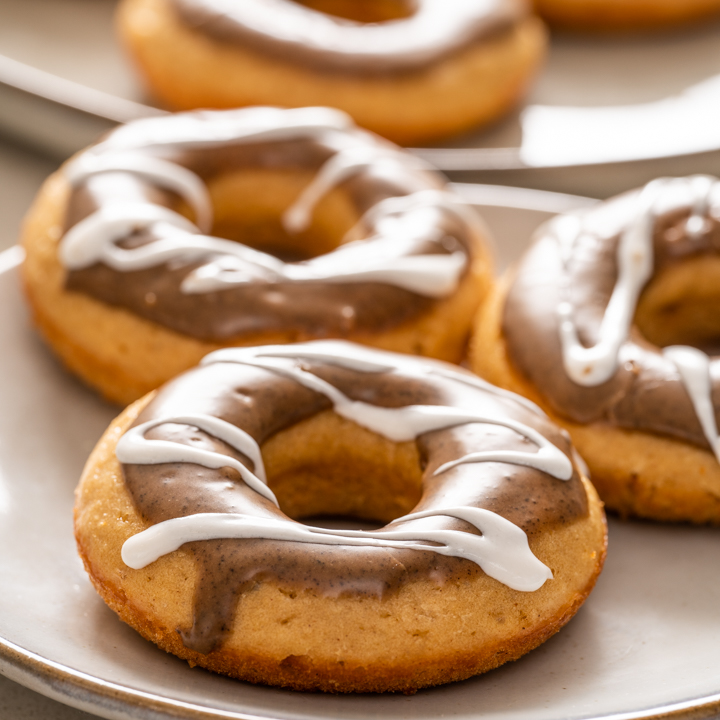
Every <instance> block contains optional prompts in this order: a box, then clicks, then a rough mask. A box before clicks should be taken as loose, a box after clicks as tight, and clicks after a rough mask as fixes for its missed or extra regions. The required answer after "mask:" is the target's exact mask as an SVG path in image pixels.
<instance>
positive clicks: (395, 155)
mask: <svg viewBox="0 0 720 720" xmlns="http://www.w3.org/2000/svg"><path fill="white" fill-rule="evenodd" d="M398 164H400V165H405V166H407V165H408V164H411V165H415V166H416V167H417V169H418V170H428V169H429V166H428V165H427V164H426V163H424V162H423V161H422V160H420V158H416V157H414V156H411V157H407V156H406V155H404V154H401V153H399V152H398V151H397V150H395V149H394V148H392V147H373V148H368V147H367V146H365V145H357V146H352V147H349V148H347V149H342V150H340V151H339V152H337V153H336V154H335V155H333V156H332V157H331V158H330V159H329V160H328V161H327V162H326V163H325V164H324V165H323V166H322V167H321V168H320V171H319V172H318V173H317V175H315V177H314V178H313V180H312V182H311V183H310V184H309V185H308V186H307V187H306V188H305V189H304V190H303V191H302V192H301V193H300V196H299V197H298V199H297V200H296V201H295V202H294V203H293V204H292V205H291V206H290V207H289V208H288V209H287V210H286V211H285V213H284V214H283V217H282V222H283V226H284V227H285V229H286V230H287V231H288V232H295V233H298V232H302V231H303V230H307V229H308V227H309V226H310V223H311V221H312V212H313V210H314V209H315V206H316V205H317V203H318V202H319V201H320V199H321V198H322V197H323V196H325V195H327V193H328V192H330V190H332V189H333V188H334V187H335V186H337V185H339V184H340V183H341V182H343V181H344V180H347V179H348V178H349V177H352V176H353V175H355V174H356V173H359V172H362V171H363V170H366V169H367V168H369V167H373V166H375V167H376V168H378V169H379V170H381V169H382V167H383V165H389V166H390V167H391V168H393V169H394V168H396V167H397V166H398Z"/></svg>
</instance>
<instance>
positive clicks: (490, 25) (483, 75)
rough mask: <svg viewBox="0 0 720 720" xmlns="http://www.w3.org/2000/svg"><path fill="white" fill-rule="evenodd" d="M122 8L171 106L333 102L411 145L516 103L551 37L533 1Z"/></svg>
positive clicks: (133, 50) (138, 57) (200, 1)
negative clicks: (532, 12)
mask: <svg viewBox="0 0 720 720" xmlns="http://www.w3.org/2000/svg"><path fill="white" fill-rule="evenodd" d="M338 15H347V16H348V17H338ZM117 19H118V27H119V31H120V34H121V37H122V39H123V41H124V44H125V46H126V47H127V49H128V51H129V53H130V55H131V57H132V58H133V60H134V61H135V64H136V65H137V67H138V69H139V71H140V74H141V75H142V77H143V78H144V80H145V82H146V84H147V86H148V87H149V89H150V91H151V93H152V94H154V95H155V96H156V97H157V98H158V99H159V100H160V102H161V103H163V104H165V105H166V106H167V107H169V108H172V109H174V110H192V109H195V108H234V107H243V106H247V105H282V106H285V107H302V106H306V105H329V106H332V107H337V108H339V109H341V110H344V111H345V112H347V113H349V114H350V115H351V116H352V117H353V118H354V119H355V121H356V122H357V123H358V124H359V125H361V126H362V127H365V128H367V129H369V130H372V131H374V132H377V133H379V134H380V135H383V136H384V137H387V138H389V139H391V140H393V141H395V142H398V143H401V144H409V143H422V142H427V141H428V140H431V139H434V138H440V137H444V136H448V135H452V134H455V133H459V132H462V131H464V130H469V129H472V128H474V127H477V126H480V125H482V124H486V123H489V122H491V121H492V120H494V119H496V118H497V117H499V116H500V115H502V114H503V113H505V112H506V111H507V110H509V109H510V108H511V107H512V106H513V105H515V104H516V103H517V102H518V100H519V98H520V97H521V96H522V95H523V94H524V92H525V90H526V88H527V86H528V84H529V83H530V81H531V79H532V76H533V75H534V74H535V71H536V69H537V67H538V65H539V64H540V62H541V60H542V58H543V56H544V52H545V46H546V35H545V30H544V26H543V25H542V22H541V21H540V20H538V19H537V18H536V17H534V16H531V15H530V14H529V10H528V5H527V3H526V2H525V1H524V0H484V1H483V2H477V0H453V2H450V3H448V2H444V1H443V0H417V1H415V0H412V1H411V0H374V1H373V2H368V1H367V0H348V1H346V2H340V3H337V2H324V3H323V2H315V1H313V2H310V1H308V2H294V1H293V0H243V2H235V1H234V0H124V1H123V2H122V3H121V5H120V7H119V10H118V18H117Z"/></svg>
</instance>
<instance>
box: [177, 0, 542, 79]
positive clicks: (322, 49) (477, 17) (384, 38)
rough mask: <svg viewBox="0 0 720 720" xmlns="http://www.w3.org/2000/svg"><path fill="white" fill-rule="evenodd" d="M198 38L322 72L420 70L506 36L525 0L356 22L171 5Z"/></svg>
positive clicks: (428, 5) (242, 5)
mask: <svg viewBox="0 0 720 720" xmlns="http://www.w3.org/2000/svg"><path fill="white" fill-rule="evenodd" d="M170 2H171V5H172V7H173V9H174V10H175V11H176V13H177V14H178V17H179V18H180V19H181V20H182V22H183V23H185V24H186V25H187V26H189V27H191V28H192V29H193V30H196V31H197V32H200V33H203V34H204V35H207V36H210V37H212V38H214V39H217V40H220V41H222V42H227V43H234V44H237V45H239V46H243V47H247V48H250V49H252V50H253V51H255V52H259V53H262V54H265V55H267V56H269V57H271V58H278V59H280V60H282V61H283V62H290V63H292V64H300V65H303V66H308V67H312V68H314V69H316V70H320V71H322V72H325V73H328V72H329V73H344V74H349V75H361V76H362V75H393V74H398V73H407V72H413V71H420V70H425V69H427V68H428V67H430V66H432V65H435V64H437V63H438V62H439V61H442V60H444V59H446V58H447V57H450V56H452V55H454V54H456V53H458V52H460V51H462V50H464V49H466V48H467V47H469V46H471V45H473V44H475V43H477V42H480V41H483V40H487V39H492V38H493V37H494V36H496V35H498V34H500V33H503V32H506V31H507V30H509V29H510V28H512V27H513V26H514V25H516V24H517V23H518V22H520V21H521V20H523V19H525V18H526V17H527V16H528V14H529V9H528V6H527V3H526V2H524V0H452V2H449V3H448V2H446V0H405V1H404V2H403V3H402V4H403V5H404V6H405V7H406V9H407V17H404V18H401V19H397V20H389V21H385V22H380V23H359V22H354V21H351V20H347V19H344V18H339V17H335V16H333V15H328V14H326V13H323V12H318V11H317V10H314V9H312V8H309V7H304V6H303V5H302V4H300V3H296V2H292V0H243V1H242V2H235V1H233V0H170Z"/></svg>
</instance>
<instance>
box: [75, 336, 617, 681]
mask: <svg viewBox="0 0 720 720" xmlns="http://www.w3.org/2000/svg"><path fill="white" fill-rule="evenodd" d="M576 457H577V456H575V455H574V451H573V450H572V446H571V445H570V442H569V440H568V439H567V434H566V433H565V432H564V431H562V430H560V429H559V428H557V427H556V426H555V425H554V424H553V423H551V422H550V421H549V419H548V418H547V416H546V415H545V414H544V413H543V412H542V411H541V410H539V408H537V407H536V406H534V405H533V404H532V403H529V402H528V401H526V400H525V399H524V398H520V397H518V396H513V395H512V394H510V393H507V392H505V391H503V390H500V389H498V388H494V387H492V386H490V385H488V384H486V383H485V382H484V381H482V380H480V379H479V378H477V377H476V376H474V375H473V374H471V373H469V372H468V371H465V370H463V369H461V368H459V367H456V366H452V365H449V364H445V363H442V362H439V361H436V360H428V359H424V358H417V357H412V356H408V355H399V354H394V353H389V352H386V351H379V350H374V349H370V348H365V347H362V346H358V345H354V344H351V343H346V342H342V341H319V342H314V343H306V344H299V345H283V346H265V347H256V348H230V349H224V350H220V351H217V352H215V353H213V354H211V355H209V356H208V357H207V358H205V360H204V361H203V363H202V365H201V366H200V367H198V368H196V369H193V370H191V371H189V372H187V373H185V374H183V375H181V376H180V377H178V378H176V379H174V380H173V381H171V382H170V383H169V384H168V385H166V386H164V387H163V388H161V389H160V391H159V392H158V393H157V394H151V395H149V396H148V397H146V398H143V399H142V400H140V401H139V402H138V403H136V404H135V405H133V406H131V407H130V408H128V409H127V410H126V411H125V412H123V413H122V415H120V417H119V418H118V419H117V420H116V421H115V422H113V424H112V425H111V427H110V428H109V429H108V431H107V432H106V433H105V435H104V437H103V438H102V439H101V441H100V442H99V444H98V446H97V447H96V449H95V451H94V452H93V454H92V456H91V457H90V459H89V461H88V464H87V466H86V468H85V471H84V473H83V477H82V480H81V483H80V486H79V488H78V492H77V504H76V516H75V529H76V537H77V541H78V547H79V550H80V554H81V556H82V558H83V561H84V563H85V567H86V569H87V571H88V573H89V574H90V577H91V579H92V581H93V583H94V584H95V586H96V588H97V590H98V591H99V593H100V594H101V595H102V597H103V598H104V599H105V601H106V602H107V603H108V604H109V605H110V607H111V608H113V609H114V610H115V611H116V612H117V613H118V615H119V616H120V617H121V618H122V619H123V620H124V621H125V622H127V623H129V624H130V625H132V626H133V627H134V628H135V629H136V630H138V631H139V632H140V633H141V634H142V635H143V636H145V637H146V638H148V639H149V640H152V641H153V642H155V643H157V644H158V645H159V646H160V647H161V648H163V649H165V650H167V651H169V652H172V653H175V654H176V655H179V656H180V657H182V658H185V659H186V660H188V661H189V662H190V663H191V664H193V665H194V664H198V665H201V666H203V667H206V668H209V669H211V670H215V671H217V672H221V673H225V674H228V675H231V676H233V677H236V678H240V679H243V680H249V681H251V682H260V683H266V684H270V685H276V686H284V687H291V688H295V689H298V690H324V691H331V692H351V691H373V692H381V691H402V692H414V691H415V690H417V689H418V688H421V687H425V686H429V685H435V684H438V683H444V682H448V681H451V680H459V679H463V678H466V677H469V676H472V675H474V674H476V673H480V672H484V671H486V670H489V669H491V668H494V667H496V666H498V665H500V664H502V663H504V662H507V661H508V660H513V659H515V658H517V657H519V656H520V655H522V654H524V653H525V652H527V651H529V650H531V649H532V648H534V647H536V646H537V645H539V644H540V643H541V642H543V641H544V640H545V639H546V638H548V637H549V636H550V635H552V634H553V633H554V632H555V631H557V630H558V629H559V628H560V627H561V626H562V625H564V624H565V623H566V622H567V621H568V620H569V619H570V617H571V616H572V615H573V614H574V613H575V612H576V610H577V609H578V607H579V606H580V605H581V603H582V602H583V601H584V599H585V597H586V596H587V594H588V593H589V592H590V590H591V588H592V586H593V584H594V583H595V579H596V577H597V575H598V573H599V572H600V569H601V567H602V564H603V560H604V557H605V521H604V515H603V511H602V505H601V503H600V502H599V500H598V499H597V496H596V494H595V491H594V489H593V488H592V486H591V485H590V483H589V482H588V480H587V478H586V477H585V475H584V473H583V470H582V469H581V467H580V465H578V462H579V461H576V460H575V459H574V458H576ZM327 513H330V514H339V515H349V516H356V517H360V518H367V519H369V520H375V521H378V520H379V521H381V522H385V523H388V524H387V525H386V526H384V527H382V528H380V529H379V530H376V531H349V530H335V529H332V530H331V529H321V528H317V527H310V526H307V525H303V524H301V523H299V522H296V521H295V520H292V519H291V518H299V517H305V516H312V515H318V514H327Z"/></svg>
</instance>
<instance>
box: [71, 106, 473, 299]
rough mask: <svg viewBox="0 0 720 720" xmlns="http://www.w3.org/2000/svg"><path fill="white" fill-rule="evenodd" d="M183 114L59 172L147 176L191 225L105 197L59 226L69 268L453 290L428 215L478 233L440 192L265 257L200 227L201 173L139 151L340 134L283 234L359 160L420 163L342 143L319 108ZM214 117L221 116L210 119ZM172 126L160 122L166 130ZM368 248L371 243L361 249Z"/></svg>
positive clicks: (219, 282)
mask: <svg viewBox="0 0 720 720" xmlns="http://www.w3.org/2000/svg"><path fill="white" fill-rule="evenodd" d="M204 116H205V114H204V113H198V119H194V120H193V119H190V120H188V122H187V125H188V126H189V127H183V128H182V133H180V134H178V133H174V132H172V131H169V134H168V136H167V137H166V136H163V135H162V134H161V133H160V132H159V131H158V128H163V127H165V125H163V124H162V123H161V122H160V121H162V118H161V119H157V118H150V119H148V120H144V121H139V122H137V123H133V128H132V130H133V132H132V133H127V132H123V129H122V128H121V129H120V130H118V131H116V132H115V133H113V135H112V136H111V137H110V138H109V139H108V140H106V141H104V142H103V143H100V144H99V145H97V146H96V147H94V148H92V149H91V150H90V151H88V152H85V153H83V154H82V155H80V156H79V157H77V158H76V159H75V160H73V161H72V162H70V163H69V164H68V165H67V166H66V169H65V173H66V176H67V178H68V180H69V181H70V182H71V183H72V184H73V185H78V184H80V183H82V182H83V181H84V180H87V179H88V178H90V177H91V176H93V175H97V174H99V173H107V172H127V173H131V174H136V175H138V176H140V177H143V178H147V179H149V180H151V181H153V182H156V183H158V184H159V185H161V186H163V187H166V188H168V189H171V190H174V191H175V192H177V193H179V194H180V195H181V196H182V197H183V198H185V199H186V200H187V201H188V203H189V204H190V205H191V207H192V208H193V209H194V211H195V215H196V223H195V224H193V223H191V222H190V221H188V220H187V219H186V218H184V217H183V216H181V215H180V214H178V213H175V212H173V211H172V210H169V209H167V208H164V207H161V206H159V205H156V204H154V203H152V202H150V201H148V202H147V203H138V202H133V203H127V202H125V203H123V202H116V203H113V204H110V205H107V206H105V207H102V208H100V209H99V210H97V211H95V212H94V213H93V214H91V215H90V216H88V217H86V218H84V219H83V220H81V221H80V222H79V223H77V224H76V225H74V226H73V227H71V228H70V229H69V230H68V232H67V233H66V234H65V236H64V238H63V240H62V241H61V244H60V252H59V256H60V261H61V263H62V264H63V265H64V266H65V267H66V268H67V269H69V270H80V269H83V268H86V267H89V266H91V265H93V264H94V263H98V262H101V263H105V264H106V265H108V266H110V267H111V268H113V269H114V270H117V271H120V272H129V271H132V270H142V269H147V268H151V267H156V266H158V265H162V264H164V263H167V262H170V261H172V260H175V259H181V260H183V261H187V260H202V261H203V262H202V265H200V266H199V267H198V268H196V269H195V270H193V271H192V272H190V273H189V274H188V275H187V276H186V277H185V278H184V280H183V282H182V284H181V291H182V292H183V293H187V294H194V293H207V292H215V291H221V290H226V289H229V288H232V287H237V286H239V285H244V284H247V283H250V282H258V281H266V282H287V283H295V282H299V283H302V282H317V281H322V282H326V283H346V282H353V283H359V282H379V283H385V284H389V285H394V286H396V287H400V288H403V289H405V290H408V291H410V292H413V293H416V294H418V295H423V296H426V297H433V298H441V297H445V296H447V295H449V294H451V293H452V292H454V291H455V289H456V288H457V286H458V283H459V281H460V277H461V275H462V273H463V272H464V270H465V268H466V266H467V256H466V253H465V251H461V250H459V249H458V250H454V251H452V252H447V250H446V249H445V248H443V245H442V241H443V237H442V233H441V230H440V229H439V227H438V224H437V222H434V219H435V218H436V213H438V212H449V213H450V214H453V215H455V216H458V217H461V219H462V221H463V222H465V223H466V224H468V225H469V226H470V227H472V228H474V229H475V230H477V231H478V232H480V233H482V232H483V231H482V229H481V223H480V221H479V219H477V218H475V217H474V214H473V212H472V211H471V210H470V209H469V208H467V207H463V208H461V207H460V206H461V204H462V201H461V200H459V199H458V198H456V197H454V196H453V195H451V194H450V193H446V192H441V191H437V190H420V191H418V192H415V193H411V194H410V196H408V197H401V198H391V200H398V202H394V203H391V202H380V203H378V204H377V205H376V206H375V207H374V208H371V212H368V213H366V215H365V216H364V217H363V218H362V219H361V223H363V225H365V226H366V227H368V228H369V230H370V233H371V237H370V238H369V239H367V240H363V241H358V242H356V243H349V244H346V245H342V246H341V247H340V248H339V249H338V250H336V251H335V252H333V253H330V254H328V255H322V256H319V257H317V258H313V259H312V260H310V261H307V262H304V263H284V262H282V261H280V260H278V259H277V258H275V257H274V256H272V255H268V254H266V253H262V252H259V251H256V250H253V249H251V248H249V247H247V246H244V245H240V244H239V243H236V242H232V241H229V240H224V239H221V238H215V237H211V236H208V235H205V234H203V233H204V232H208V231H209V229H210V227H211V225H212V206H211V203H210V198H209V195H208V191H207V188H206V187H205V185H204V183H203V181H202V180H201V179H200V178H199V177H198V176H197V175H196V174H195V173H193V172H191V171H190V170H188V169H187V168H184V167H182V166H181V165H178V164H176V163H173V162H170V161H169V160H164V159H161V158H156V157H153V156H150V155H143V154H141V150H143V149H145V150H147V149H148V148H151V147H158V148H161V149H162V148H163V147H165V146H168V145H171V144H173V145H185V146H187V147H197V146H205V145H208V144H210V145H213V144H217V143H222V142H229V141H232V142H260V141H267V140H273V141H281V140H287V139H298V138H304V137H305V138H313V137H320V136H328V135H330V136H331V135H332V133H338V132H343V133H344V135H343V137H344V142H345V143H348V142H349V143H350V145H349V146H347V147H340V148H339V149H338V150H337V151H336V152H335V154H334V155H332V156H331V157H330V158H329V159H328V160H327V161H326V162H325V164H324V165H323V166H322V167H321V168H320V170H319V172H318V174H317V175H316V177H315V178H314V179H313V181H312V182H311V183H310V184H309V185H308V186H307V187H306V188H305V190H304V191H303V192H302V193H301V194H300V197H299V198H298V199H297V200H296V201H295V203H294V204H293V205H292V206H291V207H290V208H289V209H288V210H287V211H286V212H285V214H284V216H283V223H284V225H285V227H286V229H287V230H288V231H289V232H301V231H303V230H305V229H306V228H307V226H308V225H309V224H310V221H311V218H312V212H313V209H314V207H315V205H316V204H317V202H318V201H319V200H320V199H321V198H322V196H323V195H325V194H326V193H327V192H328V191H329V190H330V189H331V188H332V187H334V186H335V185H337V184H338V183H340V182H342V181H343V180H344V179H346V178H348V177H350V176H351V175H353V174H355V173H358V172H361V171H362V170H364V169H366V168H368V167H370V166H373V167H374V166H377V167H379V168H382V167H383V166H384V165H388V164H389V165H390V166H392V167H393V168H395V169H398V168H404V167H405V166H408V165H411V166H413V165H420V166H421V167H423V168H425V167H426V166H425V165H424V164H422V163H421V161H418V160H417V159H415V158H413V157H412V156H405V155H403V154H402V153H400V152H399V151H398V150H395V149H394V148H393V147H391V146H388V147H385V146H377V147H376V146H374V145H372V144H370V143H369V142H368V141H367V139H366V138H365V136H364V135H360V136H358V137H357V138H352V137H350V139H348V136H347V135H346V134H345V132H346V130H347V128H348V127H350V126H351V122H350V120H349V118H347V117H346V116H345V115H344V114H342V113H339V112H336V111H332V110H328V109H325V108H301V109H296V110H278V109H276V108H252V109H250V110H244V111H242V112H241V113H226V114H224V115H223V114H213V122H212V123H209V122H207V121H205V122H203V121H202V118H203V117H204ZM220 116H222V119H221V118H220ZM171 130H172V129H171ZM138 231H147V232H149V233H151V234H153V235H154V236H155V237H158V238H159V239H157V240H155V241H153V242H151V243H149V244H147V245H143V246H140V247H136V248H120V247H118V246H117V245H116V243H117V242H118V241H120V240H122V239H124V238H126V237H127V236H128V235H130V234H132V233H133V232H138ZM418 243H433V244H436V245H437V247H438V252H434V253H422V254H412V253H411V252H410V248H411V247H412V246H413V244H414V245H415V246H417V244H418ZM368 244H374V245H375V246H376V247H374V248H373V252H368Z"/></svg>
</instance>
